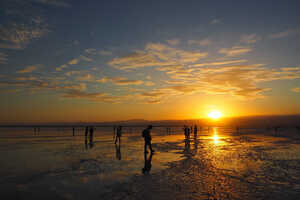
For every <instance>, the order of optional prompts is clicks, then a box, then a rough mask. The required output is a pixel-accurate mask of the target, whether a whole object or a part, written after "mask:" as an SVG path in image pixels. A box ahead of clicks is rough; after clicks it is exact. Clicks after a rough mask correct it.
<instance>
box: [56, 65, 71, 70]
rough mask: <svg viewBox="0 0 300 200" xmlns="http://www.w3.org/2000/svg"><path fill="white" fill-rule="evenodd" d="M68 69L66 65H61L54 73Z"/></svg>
mask: <svg viewBox="0 0 300 200" xmlns="http://www.w3.org/2000/svg"><path fill="white" fill-rule="evenodd" d="M67 67H68V65H61V66H59V67H56V69H55V70H56V71H62V70H64V69H65V68H67Z"/></svg>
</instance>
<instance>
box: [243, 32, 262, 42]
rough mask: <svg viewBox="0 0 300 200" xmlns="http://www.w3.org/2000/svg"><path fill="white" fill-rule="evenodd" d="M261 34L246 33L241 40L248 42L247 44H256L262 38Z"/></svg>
mask: <svg viewBox="0 0 300 200" xmlns="http://www.w3.org/2000/svg"><path fill="white" fill-rule="evenodd" d="M261 39H262V38H261V36H259V35H257V34H255V33H253V34H245V35H242V36H241V39H240V42H242V43H246V44H254V43H256V42H258V41H259V40H261Z"/></svg>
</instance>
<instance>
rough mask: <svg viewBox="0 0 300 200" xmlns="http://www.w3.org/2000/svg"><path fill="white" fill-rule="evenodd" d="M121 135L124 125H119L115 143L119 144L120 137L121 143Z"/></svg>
mask: <svg viewBox="0 0 300 200" xmlns="http://www.w3.org/2000/svg"><path fill="white" fill-rule="evenodd" d="M121 136H122V126H118V128H117V135H116V139H115V144H117V140H118V139H119V144H120V143H121Z"/></svg>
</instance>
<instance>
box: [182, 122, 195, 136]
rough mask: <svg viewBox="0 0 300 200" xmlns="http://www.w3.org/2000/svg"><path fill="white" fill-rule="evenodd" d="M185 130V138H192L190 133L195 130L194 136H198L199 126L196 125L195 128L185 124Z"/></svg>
mask: <svg viewBox="0 0 300 200" xmlns="http://www.w3.org/2000/svg"><path fill="white" fill-rule="evenodd" d="M183 131H184V136H185V139H190V134H191V133H192V132H193V131H194V138H197V133H198V127H197V125H195V126H194V128H193V126H191V127H188V126H186V125H184V127H183Z"/></svg>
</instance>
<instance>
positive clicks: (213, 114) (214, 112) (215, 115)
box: [208, 110, 222, 120]
mask: <svg viewBox="0 0 300 200" xmlns="http://www.w3.org/2000/svg"><path fill="white" fill-rule="evenodd" d="M208 117H209V118H211V119H215V120H216V119H219V118H220V117H222V113H221V112H220V111H218V110H212V111H210V112H209V113H208Z"/></svg>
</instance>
